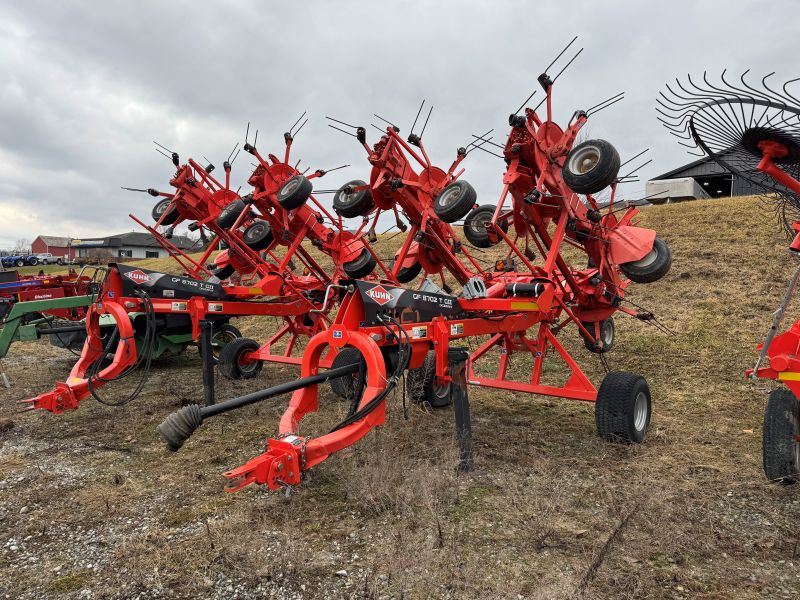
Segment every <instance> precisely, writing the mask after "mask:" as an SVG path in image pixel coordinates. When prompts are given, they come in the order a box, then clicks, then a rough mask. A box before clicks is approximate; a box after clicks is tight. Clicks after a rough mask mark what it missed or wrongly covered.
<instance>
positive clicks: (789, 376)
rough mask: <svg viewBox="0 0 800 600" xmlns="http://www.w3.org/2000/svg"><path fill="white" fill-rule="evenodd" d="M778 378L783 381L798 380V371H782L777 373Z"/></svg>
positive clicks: (799, 375) (799, 377) (799, 374)
mask: <svg viewBox="0 0 800 600" xmlns="http://www.w3.org/2000/svg"><path fill="white" fill-rule="evenodd" d="M778 379H783V380H784V381H800V373H798V372H797V371H784V372H783V373H778Z"/></svg>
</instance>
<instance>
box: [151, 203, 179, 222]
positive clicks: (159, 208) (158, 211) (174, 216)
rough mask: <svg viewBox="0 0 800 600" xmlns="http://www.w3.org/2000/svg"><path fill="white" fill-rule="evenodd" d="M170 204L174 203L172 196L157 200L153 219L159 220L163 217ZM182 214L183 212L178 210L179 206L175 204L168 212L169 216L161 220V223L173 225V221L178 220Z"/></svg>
mask: <svg viewBox="0 0 800 600" xmlns="http://www.w3.org/2000/svg"><path fill="white" fill-rule="evenodd" d="M170 204H172V200H171V199H170V198H164V199H163V200H161V201H159V202H156V205H155V206H154V207H153V212H152V216H153V220H154V221H158V220H159V219H160V218H161V215H163V214H164V213H165V212H166V211H167V209H168V208H169V205H170ZM180 216H181V213H180V212H179V211H178V209H177V208H175V207H174V206H173V207H172V209H171V210H170V211H169V213H167V216H166V217H164V220H163V221H161V224H162V225H172V224H173V223H175V221H177V220H178V218H179V217H180Z"/></svg>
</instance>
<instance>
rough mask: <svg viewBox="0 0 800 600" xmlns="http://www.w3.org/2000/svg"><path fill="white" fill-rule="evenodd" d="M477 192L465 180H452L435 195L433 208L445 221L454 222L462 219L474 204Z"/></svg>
mask: <svg viewBox="0 0 800 600" xmlns="http://www.w3.org/2000/svg"><path fill="white" fill-rule="evenodd" d="M477 199H478V193H477V192H476V191H475V188H473V187H472V186H471V185H470V184H469V183H467V182H466V181H462V180H460V179H459V180H458V181H454V182H453V183H451V184H450V185H448V186H447V187H446V188H444V189H443V190H442V193H441V194H439V195H438V196H436V200H434V202H433V210H434V212H435V213H436V216H438V217H439V218H440V219H441V220H442V221H444V222H445V223H454V222H456V221H458V220H459V219H463V218H464V217H465V216H466V215H467V213H468V212H469V211H470V210H472V207H473V206H475V201H476V200H477Z"/></svg>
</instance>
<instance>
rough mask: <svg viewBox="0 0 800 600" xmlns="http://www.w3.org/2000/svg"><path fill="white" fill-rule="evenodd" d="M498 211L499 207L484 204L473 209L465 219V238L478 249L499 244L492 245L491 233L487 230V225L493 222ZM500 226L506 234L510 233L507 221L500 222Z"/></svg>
mask: <svg viewBox="0 0 800 600" xmlns="http://www.w3.org/2000/svg"><path fill="white" fill-rule="evenodd" d="M496 209H497V207H496V206H493V205H492V204H484V205H483V206H479V207H478V208H475V209H473V210H472V212H470V213H469V214H468V215H467V218H466V219H464V237H466V238H467V241H468V242H469V243H470V244H472V245H473V246H475V247H476V248H489V247H490V246H493V245H494V244H496V243H497V242H494V243H492V241H491V240H490V239H489V231H488V230H487V229H486V225H487V224H488V223H490V222H491V220H492V217H493V216H494V211H495V210H496ZM498 224H499V225H500V229H502V230H503V232H504V233H508V221H507V220H505V219H503V220H501V221H498ZM497 241H498V242H499V241H500V240H499V239H498V240H497Z"/></svg>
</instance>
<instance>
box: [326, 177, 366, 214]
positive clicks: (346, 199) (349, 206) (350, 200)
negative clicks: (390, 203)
mask: <svg viewBox="0 0 800 600" xmlns="http://www.w3.org/2000/svg"><path fill="white" fill-rule="evenodd" d="M365 185H367V182H366V181H361V180H360V179H354V180H353V181H348V182H347V183H345V184H344V185H343V186H342V187H340V188H339V190H338V191H337V192H336V194H335V195H334V196H333V208H334V209H335V210H336V212H337V213H339V214H340V215H342V216H343V217H345V218H347V219H352V218H353V217H362V216H364V215H366V214H367V213H368V212H369V211H371V210H372V208H373V207H374V206H375V201H374V200H373V199H372V192H371V191H370V190H369V189H365V190H358V191H354V192H349V193H348V192H347V190H349V189H351V188H354V187H362V186H365Z"/></svg>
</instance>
